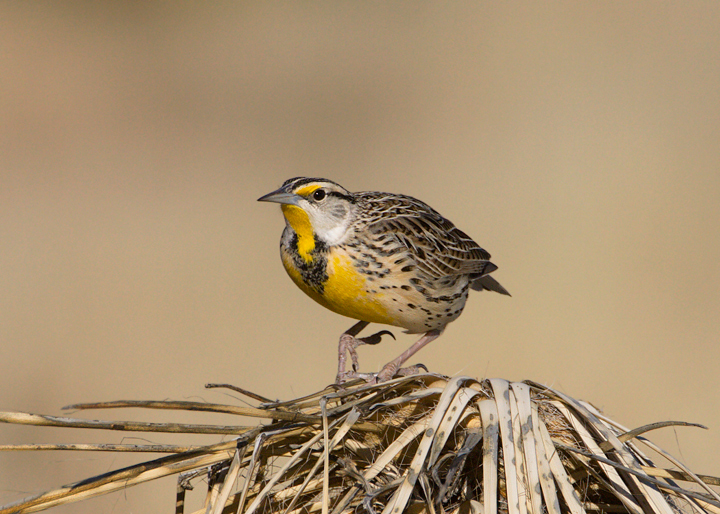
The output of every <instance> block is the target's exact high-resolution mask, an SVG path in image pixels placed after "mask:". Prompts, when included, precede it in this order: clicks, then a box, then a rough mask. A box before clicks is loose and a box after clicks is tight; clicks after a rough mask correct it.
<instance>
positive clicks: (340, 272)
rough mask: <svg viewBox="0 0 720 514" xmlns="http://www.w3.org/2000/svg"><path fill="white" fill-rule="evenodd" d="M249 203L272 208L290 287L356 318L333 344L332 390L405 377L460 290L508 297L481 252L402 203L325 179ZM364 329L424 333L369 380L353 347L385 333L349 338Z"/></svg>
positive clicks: (290, 184)
mask: <svg viewBox="0 0 720 514" xmlns="http://www.w3.org/2000/svg"><path fill="white" fill-rule="evenodd" d="M258 201H262V202H276V203H279V204H281V207H282V212H283V215H284V216H285V221H286V226H285V230H284V231H283V234H282V238H281V240H280V254H281V257H282V262H283V265H284V266H285V270H286V271H287V273H288V274H289V275H290V278H292V280H293V282H295V284H296V285H297V286H298V287H299V288H300V289H302V290H303V291H304V292H305V293H306V294H307V295H308V296H310V298H312V299H313V300H315V301H316V302H318V303H319V304H320V305H322V306H324V307H327V308H328V309H330V310H332V311H334V312H337V313H338V314H342V315H344V316H348V317H350V318H354V319H357V320H359V322H358V323H356V324H355V325H353V326H352V327H351V328H350V329H349V330H347V331H346V332H345V333H344V334H343V335H342V336H341V337H340V342H339V347H338V374H337V378H336V381H337V382H338V383H342V382H344V381H345V380H347V379H349V378H351V377H355V376H365V378H367V379H369V380H371V381H374V380H377V381H379V382H381V381H384V380H388V379H390V378H392V377H393V376H394V375H395V374H396V373H398V372H401V373H402V372H410V371H409V370H410V368H405V369H401V368H400V367H401V366H402V364H403V363H405V362H406V361H407V360H408V359H409V358H410V357H411V356H412V355H413V354H415V353H416V352H417V351H418V350H420V349H421V348H422V347H423V346H425V345H426V344H428V343H429V342H431V341H433V340H434V339H437V338H438V337H439V336H440V334H442V332H443V330H444V329H445V326H446V325H447V324H448V323H450V322H452V321H455V320H456V319H457V318H458V317H459V316H460V314H461V313H462V311H463V308H464V307H465V301H466V300H467V296H468V290H469V289H473V290H475V291H482V290H489V291H495V292H498V293H501V294H505V295H509V293H508V292H507V291H506V290H505V288H504V287H503V286H501V285H500V284H499V283H498V282H497V281H496V280H495V279H493V278H492V277H490V276H489V273H492V272H493V271H495V270H496V269H497V266H495V265H494V264H493V263H491V262H490V261H489V259H490V254H489V253H488V252H486V251H485V250H483V249H482V248H480V246H478V244H477V243H475V241H473V240H472V239H470V237H468V236H467V235H466V234H465V233H464V232H462V231H461V230H460V229H458V228H457V227H455V225H453V224H452V223H451V222H450V221H449V220H447V219H446V218H444V217H443V216H441V215H440V214H439V213H438V212H437V211H435V210H434V209H433V208H432V207H430V206H429V205H427V204H425V203H423V202H421V201H420V200H417V199H415V198H412V197H410V196H405V195H399V194H392V193H379V192H371V191H366V192H360V193H351V192H349V191H347V190H346V189H345V188H343V187H342V186H340V185H339V184H337V183H335V182H333V181H331V180H327V179H320V178H305V177H297V178H292V179H290V180H287V181H285V183H284V184H283V185H282V187H280V189H278V190H276V191H273V192H272V193H269V194H267V195H265V196H263V197H261V198H259V199H258ZM369 323H383V324H386V325H394V326H398V327H402V328H404V329H406V332H407V333H409V334H417V333H424V335H423V336H422V337H421V338H420V339H419V340H418V341H417V342H415V344H413V345H412V346H410V348H408V349H407V350H406V351H405V352H403V353H402V354H401V355H400V356H398V357H397V358H396V359H395V360H393V361H391V362H389V363H387V364H386V365H385V366H384V367H383V368H382V370H381V371H380V372H379V373H377V375H375V374H371V375H360V374H359V373H358V369H359V364H358V358H357V352H356V348H357V347H358V346H359V345H361V344H376V343H378V342H380V340H381V338H382V336H383V335H385V334H390V335H392V334H391V333H390V332H388V331H386V330H384V331H381V332H378V333H377V334H374V335H372V336H368V337H364V338H359V337H356V336H357V335H358V333H359V332H360V331H361V330H362V329H364V328H365V327H366V326H367V325H368V324H369ZM393 337H394V336H393ZM348 354H349V355H350V358H351V360H352V363H353V369H352V370H350V371H346V370H345V364H346V359H347V355H348ZM406 370H407V371H406ZM414 370H415V371H417V368H415V369H414Z"/></svg>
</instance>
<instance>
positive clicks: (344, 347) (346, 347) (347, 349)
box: [335, 330, 395, 384]
mask: <svg viewBox="0 0 720 514" xmlns="http://www.w3.org/2000/svg"><path fill="white" fill-rule="evenodd" d="M348 332H349V331H348ZM348 332H345V333H344V334H343V335H341V336H340V341H339V342H338V373H337V376H336V377H335V383H336V384H342V383H344V382H347V381H348V380H350V379H352V378H358V377H359V376H361V375H363V378H365V377H364V375H365V374H361V373H358V371H359V369H360V361H359V359H358V354H357V347H358V346H360V345H363V344H371V345H374V344H378V343H379V342H380V341H382V336H384V335H389V336H391V337H392V338H393V339H395V336H394V335H393V333H392V332H390V331H389V330H381V331H380V332H377V333H375V334H372V335H370V336H365V337H355V335H353V334H351V333H348ZM348 355H350V362H351V363H352V370H350V371H345V363H346V362H347V356H348Z"/></svg>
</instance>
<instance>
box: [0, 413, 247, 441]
mask: <svg viewBox="0 0 720 514" xmlns="http://www.w3.org/2000/svg"><path fill="white" fill-rule="evenodd" d="M0 423H11V424H16V425H34V426H40V427H65V428H95V429H101V430H121V431H130V432H172V433H178V434H224V435H238V434H243V433H245V432H249V431H251V430H252V429H253V427H246V426H234V425H231V426H227V425H225V426H223V425H189V424H183V423H143V422H139V421H96V420H86V419H75V418H65V417H58V416H45V415H41V414H30V413H28V412H0Z"/></svg>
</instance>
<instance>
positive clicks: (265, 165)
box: [0, 2, 720, 513]
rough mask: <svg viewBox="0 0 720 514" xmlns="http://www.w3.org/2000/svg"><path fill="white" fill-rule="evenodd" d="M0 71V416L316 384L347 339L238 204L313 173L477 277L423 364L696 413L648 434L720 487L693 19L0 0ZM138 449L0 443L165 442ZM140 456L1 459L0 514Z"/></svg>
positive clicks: (712, 33)
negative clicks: (372, 198) (429, 218)
mask: <svg viewBox="0 0 720 514" xmlns="http://www.w3.org/2000/svg"><path fill="white" fill-rule="evenodd" d="M0 69H1V70H2V71H1V72H0V120H1V123H0V174H1V175H0V242H1V243H0V244H1V246H0V291H1V293H0V348H1V349H2V356H3V358H2V368H1V369H2V373H1V374H0V391H2V393H1V394H0V409H1V410H22V411H30V412H37V413H46V414H54V415H58V414H63V413H65V412H64V411H61V410H60V407H62V406H63V405H67V404H69V403H74V402H81V401H104V400H115V399H164V398H171V399H190V400H198V399H205V400H208V401H220V402H233V403H237V400H235V399H234V398H231V397H229V396H227V395H224V394H222V393H220V392H213V391H206V390H204V389H203V385H204V384H205V383H206V382H230V383H233V384H237V385H240V386H243V387H247V388H249V389H252V390H254V391H256V392H258V393H261V394H263V395H265V396H269V397H272V398H281V399H290V398H293V397H297V396H299V395H303V394H306V393H309V392H312V391H315V390H318V389H319V388H321V387H323V386H325V385H326V384H328V383H329V382H331V381H332V379H333V378H334V375H335V365H336V351H335V346H336V341H337V337H338V335H339V334H340V332H342V331H343V330H344V329H346V328H347V327H349V326H350V324H351V323H352V322H351V321H350V320H348V319H345V318H342V317H340V316H337V315H335V314H332V313H331V312H329V311H325V310H323V309H322V308H321V307H319V306H318V305H316V304H315V303H314V302H312V301H311V300H309V299H308V298H306V297H305V296H304V295H303V294H302V293H301V292H300V291H299V290H298V289H296V288H295V286H294V285H293V284H292V283H291V282H290V280H289V279H288V278H287V276H286V275H285V272H284V271H283V269H282V266H281V264H280V260H279V257H278V249H277V246H278V241H279V237H280V233H281V230H282V227H283V221H282V218H281V214H280V212H279V209H278V208H277V207H276V206H272V205H267V204H258V203H256V201H255V200H256V198H258V197H259V196H260V195H262V194H264V193H267V192H269V191H271V190H273V189H275V188H277V187H278V186H279V185H280V184H281V183H282V181H283V180H285V179H287V178H289V177H293V176H298V175H307V176H320V177H327V178H331V179H333V180H335V181H337V182H339V183H341V184H343V185H344V186H346V187H347V188H348V189H350V190H358V191H359V190H367V189H374V190H385V191H392V192H401V193H405V194H410V195H413V196H417V197H419V198H421V199H423V200H425V201H427V202H428V203H430V204H431V205H432V206H433V207H435V208H436V209H437V210H439V211H440V212H441V213H443V214H444V215H445V216H447V217H448V218H450V219H451V220H453V221H454V222H455V223H457V224H458V225H459V226H460V227H461V228H462V229H463V230H464V231H466V232H467V233H468V234H470V235H471V236H472V237H474V238H475V239H476V240H477V241H478V242H479V243H480V244H481V245H483V246H484V247H485V248H487V249H488V250H489V251H490V252H491V253H492V254H493V261H494V262H495V263H496V264H497V265H498V266H499V267H500V269H499V270H498V271H497V272H496V275H495V276H496V277H497V278H498V280H500V282H502V284H503V285H505V286H506V287H507V288H508V289H509V290H510V291H511V292H512V293H513V297H512V298H506V297H502V296H500V295H493V294H476V295H474V296H473V297H472V298H471V299H470V301H469V303H468V306H467V308H466V310H465V314H464V315H463V316H462V317H461V318H460V319H459V320H458V321H457V322H455V323H454V324H452V325H451V326H450V327H449V328H448V330H447V331H446V333H445V335H444V336H443V337H442V338H441V339H440V340H439V341H437V342H436V343H433V344H432V345H430V346H429V347H428V348H427V349H425V350H423V351H422V352H421V353H420V355H419V356H418V360H419V361H420V362H423V363H425V364H427V365H429V366H430V368H431V369H432V370H434V371H438V372H442V373H446V374H450V375H453V374H460V373H461V374H467V375H472V376H475V377H495V376H498V377H503V378H507V379H512V380H522V379H533V380H537V381H540V382H543V383H547V384H549V385H552V386H554V387H556V388H559V389H561V390H563V391H564V392H566V393H568V394H570V395H572V396H574V397H578V398H583V399H586V400H589V401H591V402H593V403H595V404H596V405H597V406H598V407H600V408H602V409H604V411H605V412H606V413H607V414H608V415H609V416H611V417H613V418H614V419H616V420H618V421H620V422H622V423H624V424H625V425H627V426H630V427H635V426H639V425H643V424H646V423H651V422H655V421H663V420H686V421H694V422H699V423H703V424H706V425H707V426H709V428H710V430H709V431H703V430H700V429H690V428H681V429H677V430H673V429H663V430H660V431H658V432H656V433H654V434H652V437H651V438H652V439H653V440H654V441H656V442H657V443H659V444H660V445H661V446H663V447H664V448H665V449H666V450H668V451H670V452H671V453H673V454H675V455H676V456H678V457H680V458H681V459H682V460H683V461H684V462H685V463H687V464H688V465H690V466H691V467H692V468H693V469H694V470H695V471H696V472H699V473H707V474H715V475H718V474H720V464H719V463H718V458H717V457H718V452H719V451H720V392H719V391H718V386H717V376H718V365H719V363H720V344H719V343H720V341H719V338H720V329H719V326H718V314H719V313H720V293H719V291H720V237H718V224H719V222H720V206H719V205H720V202H719V200H720V150H719V144H718V141H720V133H719V129H720V3H717V2H682V3H680V2H677V3H672V4H667V3H641V2H632V3H630V2H605V3H601V4H600V3H553V4H552V5H547V4H544V3H542V4H541V3H536V2H529V3H512V2H511V3H495V2H466V3H464V2H455V3H453V2H443V3H432V2H429V3H427V2H394V3H391V4H390V3H388V4H386V3H379V2H377V3H370V2H362V3H361V2H347V3H346V2H325V3H305V2H296V3H263V2H249V3H248V2H245V3H242V2H207V3H199V2H198V3H179V2H165V3H152V2H115V3H113V2H102V3H95V2H63V3H61V2H43V3H38V2H12V3H11V2H3V3H2V4H0ZM396 333H397V335H398V339H399V341H398V342H395V343H393V342H392V341H389V340H386V341H385V342H384V343H383V344H382V345H381V346H378V347H374V348H365V349H362V351H361V362H362V363H363V365H364V368H365V369H378V368H379V367H380V366H381V365H382V364H383V363H384V362H385V361H387V360H388V359H390V358H392V357H394V356H395V355H397V354H398V353H399V352H400V351H401V350H403V349H404V348H405V347H406V346H407V345H409V344H410V343H411V342H413V340H414V339H413V337H411V336H406V335H401V334H400V331H396ZM78 415H81V416H87V417H89V418H95V417H102V418H104V419H119V418H125V419H140V420H142V419H144V420H150V419H154V420H163V419H175V420H183V421H188V420H190V421H200V422H207V423H212V422H214V421H217V422H228V423H230V422H233V423H237V422H238V420H237V419H231V418H217V419H216V418H213V417H211V416H207V415H206V416H199V415H198V416H185V417H180V418H178V417H172V416H170V415H165V414H161V413H158V412H155V413H151V415H148V414H146V413H143V412H138V411H130V410H128V411H124V412H92V413H85V414H83V413H80V414H78ZM241 421H244V420H241ZM136 435H137V434H130V433H126V434H124V435H123V434H122V433H117V432H112V433H111V432H106V433H92V434H90V433H87V432H85V433H80V432H76V431H58V430H55V429H47V428H29V427H15V426H0V443H24V442H86V441H87V442H92V441H96V442H100V441H104V442H137V441H141V440H149V441H169V442H178V439H177V438H170V437H164V436H159V435H152V434H144V435H143V434H139V435H140V436H141V437H131V436H136ZM180 440H182V441H184V442H190V443H192V442H196V441H200V442H211V441H215V440H217V438H209V439H202V438H188V437H185V438H181V439H180ZM143 457H147V456H141V455H135V456H131V457H118V456H113V455H110V454H95V453H83V454H70V453H59V452H54V453H42V454H39V453H36V454H29V453H24V454H7V453H3V454H0V503H6V502H9V501H11V500H15V499H18V498H20V497H23V496H25V495H27V494H32V493H36V492H40V491H42V490H44V489H47V488H50V487H56V486H60V485H62V484H65V483H69V482H72V481H75V480H79V479H81V478H84V477H86V476H89V475H91V474H94V473H100V472H104V471H108V470H111V469H116V468H118V467H120V466H122V465H127V464H130V463H133V462H138V461H139V460H141V459H142V458H143ZM174 491H175V481H174V479H169V480H161V481H159V482H157V483H155V484H153V485H151V486H143V487H141V488H134V489H132V490H130V491H128V492H126V493H122V494H115V495H112V496H110V497H107V498H102V499H99V500H93V501H91V502H87V503H84V504H79V505H74V506H70V507H63V508H58V509H56V512H68V513H69V512H73V513H75V512H81V513H83V512H139V513H149V512H158V511H160V510H161V509H162V510H163V511H165V512H168V511H171V510H172V509H173V505H174V494H175V493H174Z"/></svg>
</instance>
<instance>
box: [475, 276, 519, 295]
mask: <svg viewBox="0 0 720 514" xmlns="http://www.w3.org/2000/svg"><path fill="white" fill-rule="evenodd" d="M470 288H471V289H472V290H473V291H485V290H487V291H495V292H496V293H500V294H506V295H508V296H510V293H508V291H507V289H505V288H504V287H503V286H501V285H500V282H498V281H497V280H495V279H494V278H492V277H491V276H490V275H483V276H482V277H480V278H476V279H475V280H473V281H472V282H471V283H470Z"/></svg>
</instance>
